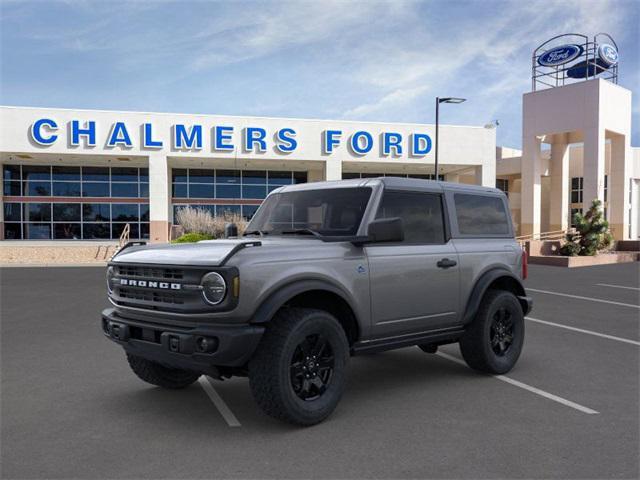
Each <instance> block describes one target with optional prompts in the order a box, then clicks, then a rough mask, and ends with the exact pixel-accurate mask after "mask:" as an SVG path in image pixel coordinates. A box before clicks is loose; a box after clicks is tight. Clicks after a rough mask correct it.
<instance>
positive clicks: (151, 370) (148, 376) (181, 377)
mask: <svg viewBox="0 0 640 480" xmlns="http://www.w3.org/2000/svg"><path fill="white" fill-rule="evenodd" d="M127 360H128V361H129V366H130V367H131V370H133V373H135V374H136V375H137V376H138V378H140V379H141V380H144V381H145V382H147V383H150V384H151V385H157V386H158V387H163V388H171V389H178V388H185V387H188V386H189V385H191V384H192V383H193V382H195V381H196V380H198V378H200V374H199V373H195V372H192V371H189V370H180V369H177V368H170V367H166V366H164V365H161V364H160V363H157V362H152V361H151V360H147V359H146V358H142V357H137V356H135V355H131V354H129V353H127Z"/></svg>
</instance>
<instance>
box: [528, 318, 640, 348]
mask: <svg viewBox="0 0 640 480" xmlns="http://www.w3.org/2000/svg"><path fill="white" fill-rule="evenodd" d="M525 318H526V319H527V320H529V321H530V322H536V323H542V324H544V325H550V326H552V327H558V328H565V329H567V330H572V331H574V332H580V333H586V334H588V335H595V336H596V337H602V338H607V339H609V340H615V341H617V342H623V343H630V344H631V345H637V346H638V347H640V342H637V341H635V340H629V339H628V338H622V337H615V336H613V335H606V334H604V333H598V332H594V331H593V330H584V329H582V328H576V327H570V326H568V325H562V324H560V323H553V322H547V321H546V320H540V319H538V318H531V317H525Z"/></svg>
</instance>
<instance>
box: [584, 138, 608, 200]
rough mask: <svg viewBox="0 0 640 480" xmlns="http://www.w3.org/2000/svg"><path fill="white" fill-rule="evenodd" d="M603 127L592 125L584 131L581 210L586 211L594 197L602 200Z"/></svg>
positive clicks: (603, 164)
mask: <svg viewBox="0 0 640 480" xmlns="http://www.w3.org/2000/svg"><path fill="white" fill-rule="evenodd" d="M604 142H605V137H604V129H603V128H600V127H599V126H596V127H592V128H590V129H588V130H585V132H584V157H583V158H584V160H583V164H582V177H583V180H582V211H583V212H586V211H587V210H589V208H590V207H591V202H593V201H594V200H595V199H598V200H600V202H604V166H605V145H604Z"/></svg>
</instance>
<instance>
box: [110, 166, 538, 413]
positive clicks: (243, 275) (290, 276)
mask: <svg viewBox="0 0 640 480" xmlns="http://www.w3.org/2000/svg"><path fill="white" fill-rule="evenodd" d="M508 212H509V210H508V207H507V199H506V197H505V195H504V194H503V193H502V192H501V191H499V190H496V189H493V188H485V187H478V186H470V185H461V184H452V183H444V182H434V181H426V180H414V179H406V178H393V177H385V178H372V179H357V180H344V181H337V182H323V183H309V184H302V185H293V186H286V187H281V188H278V189H277V190H274V191H273V192H272V193H271V194H270V195H269V196H268V197H267V198H266V200H265V201H264V203H263V204H262V205H261V206H260V208H259V209H258V211H257V212H256V214H255V215H254V217H253V219H252V220H251V222H250V223H249V225H248V226H247V230H246V231H245V232H244V235H243V236H242V237H241V238H226V239H221V240H211V241H203V242H198V243H195V244H190V245H184V244H180V245H152V246H147V245H139V244H134V245H129V246H127V248H123V249H122V250H121V251H120V252H119V253H118V254H117V255H116V256H115V257H114V258H113V259H112V260H111V262H110V264H109V267H108V270H107V287H108V294H109V300H110V301H111V303H112V304H113V307H112V308H108V309H106V310H104V311H103V312H102V329H103V331H104V334H105V335H106V336H107V337H109V338H110V339H111V340H113V341H115V342H116V343H118V344H120V345H122V347H124V349H125V352H126V355H127V359H128V362H129V365H130V366H131V368H132V369H133V371H134V372H135V374H136V375H137V376H138V377H140V378H141V379H142V380H144V381H145V382H148V383H151V384H153V385H159V386H161V387H165V388H184V387H187V386H188V385H190V384H192V383H193V382H195V381H196V380H197V379H198V378H199V377H200V376H201V375H208V376H210V377H214V378H217V379H223V378H229V377H231V376H234V375H238V376H248V377H249V383H250V386H251V391H252V393H253V396H254V398H255V400H256V401H257V403H258V404H259V405H260V407H261V408H262V409H263V410H264V411H265V412H266V413H267V414H269V415H271V416H273V417H276V418H279V419H282V420H285V421H288V422H291V423H295V424H299V425H312V424H315V423H318V422H320V421H322V420H324V419H325V418H326V417H327V416H328V415H329V414H330V413H331V412H332V411H333V410H334V409H335V407H336V405H337V403H338V401H339V399H340V397H341V395H342V393H343V391H344V388H345V380H346V368H347V362H348V359H349V357H350V356H351V355H358V354H366V353H373V352H378V351H383V350H389V349H395V348H401V347H409V346H415V345H417V346H418V347H420V349H422V350H423V351H425V352H428V353H433V352H435V351H436V350H437V348H438V346H440V345H445V344H450V343H459V344H460V350H461V352H462V356H463V357H464V359H465V361H466V362H467V364H468V365H469V366H470V367H471V368H473V369H475V370H478V371H480V372H485V373H492V374H502V373H505V372H508V371H509V370H511V368H512V367H513V366H514V364H515V363H516V361H517V359H518V357H519V355H520V352H521V350H522V345H523V341H524V316H525V315H526V314H527V313H528V312H529V310H530V309H531V300H530V298H529V297H527V296H526V293H525V290H524V287H523V285H522V276H523V275H522V274H523V271H524V269H525V266H526V264H525V263H524V262H525V259H523V253H522V250H521V249H520V248H519V246H518V244H517V243H516V241H515V239H514V233H513V226H512V224H511V220H510V215H509V213H508Z"/></svg>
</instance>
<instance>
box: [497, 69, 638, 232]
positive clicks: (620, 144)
mask: <svg viewBox="0 0 640 480" xmlns="http://www.w3.org/2000/svg"><path fill="white" fill-rule="evenodd" d="M631 98H632V94H631V91H630V90H628V89H626V88H623V87H621V86H619V85H616V84H614V83H611V82H609V81H607V80H604V79H601V78H596V79H591V80H587V81H582V82H579V83H573V84H570V85H564V86H560V87H555V88H550V89H546V90H540V91H535V92H530V93H526V94H525V95H524V98H523V142H522V143H523V150H522V151H520V150H515V149H508V148H498V149H497V155H496V157H497V161H496V165H497V166H496V169H497V180H496V181H497V185H498V187H499V188H502V189H504V190H505V191H508V192H509V193H508V195H509V199H510V205H511V209H512V216H513V220H514V223H515V225H516V227H517V231H518V233H519V234H520V235H534V236H535V235H538V234H540V233H543V232H558V231H562V230H567V228H570V227H571V226H572V221H573V220H572V219H573V215H574V214H575V213H576V212H584V211H586V210H588V208H589V207H590V205H591V203H592V201H593V200H596V199H597V200H600V202H601V203H602V205H603V207H604V213H605V216H606V218H607V220H608V221H609V224H610V228H611V233H612V234H613V236H614V238H615V239H616V240H626V239H637V238H639V237H640V230H639V228H638V225H639V223H640V149H638V148H633V147H631V105H632V102H631Z"/></svg>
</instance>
